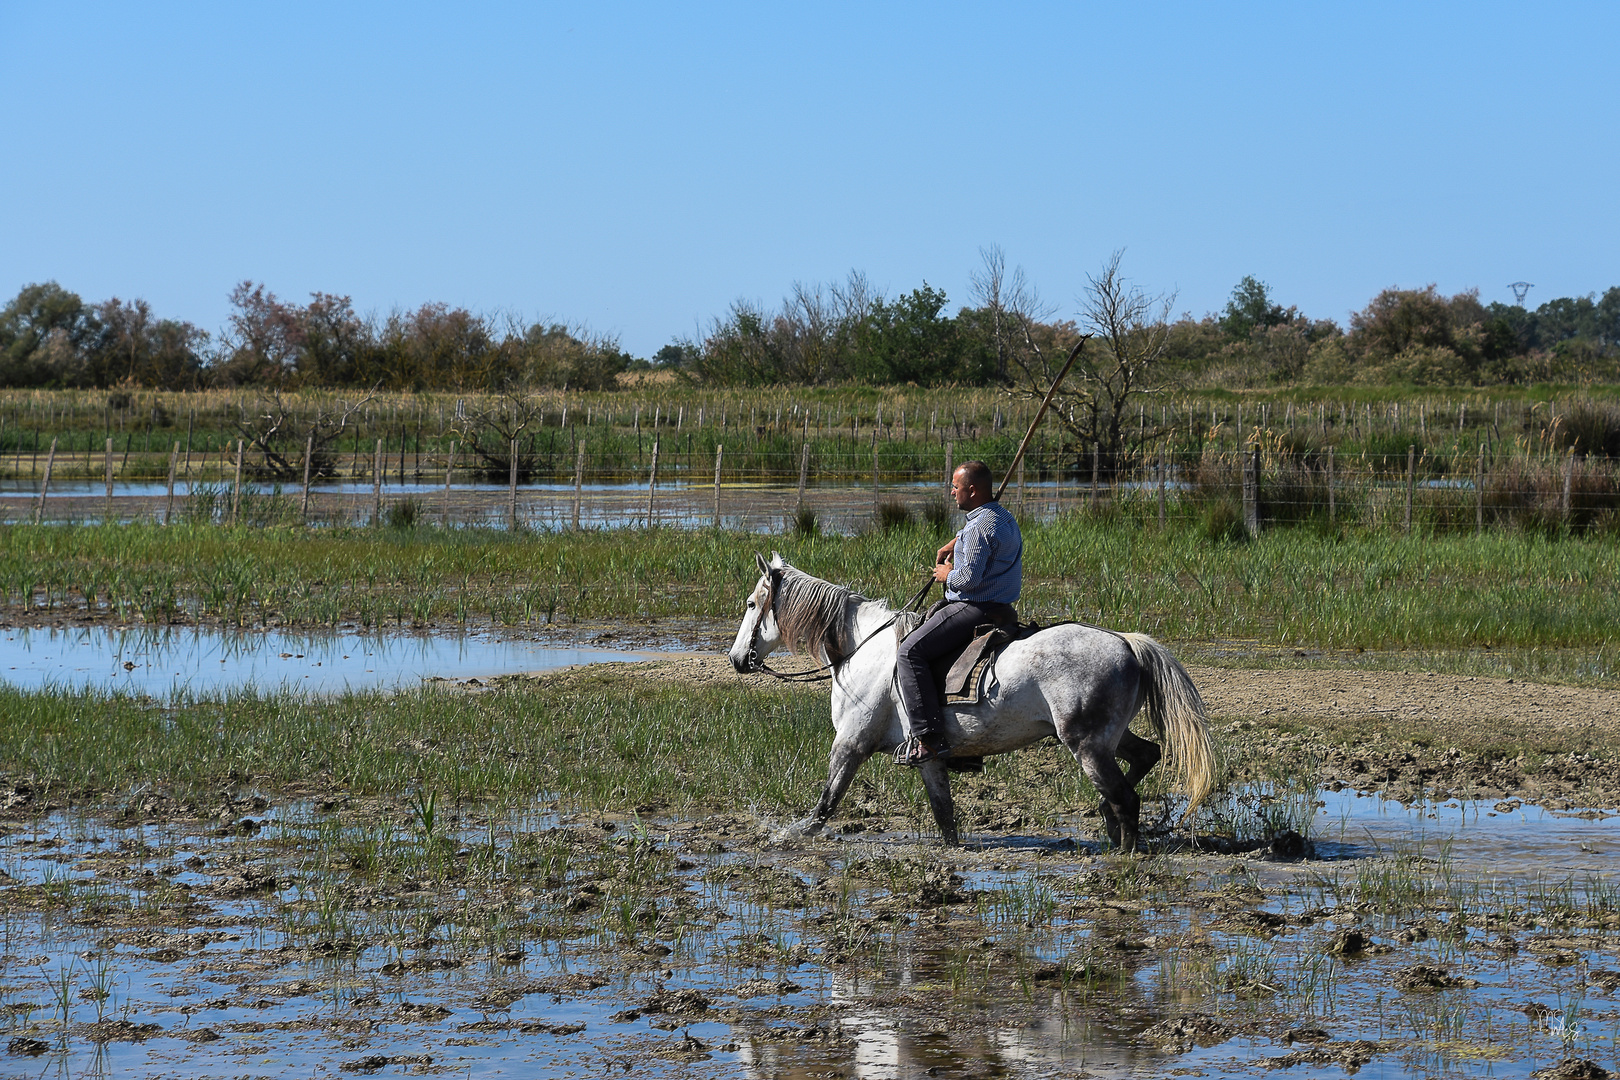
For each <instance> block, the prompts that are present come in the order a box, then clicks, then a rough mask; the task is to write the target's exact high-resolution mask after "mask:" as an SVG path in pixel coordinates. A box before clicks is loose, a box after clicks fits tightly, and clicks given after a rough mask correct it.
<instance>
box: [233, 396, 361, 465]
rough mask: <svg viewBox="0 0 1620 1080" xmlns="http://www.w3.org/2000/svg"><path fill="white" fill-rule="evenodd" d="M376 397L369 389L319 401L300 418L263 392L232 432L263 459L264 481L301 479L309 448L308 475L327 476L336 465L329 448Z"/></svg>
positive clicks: (289, 408) (282, 402)
mask: <svg viewBox="0 0 1620 1080" xmlns="http://www.w3.org/2000/svg"><path fill="white" fill-rule="evenodd" d="M376 396H377V395H376V393H375V391H367V392H366V393H364V394H362V395H360V396H359V397H354V398H343V397H340V398H337V399H335V400H333V401H323V402H318V403H317V404H316V406H315V413H314V415H313V416H310V415H309V414H307V413H306V414H305V416H304V418H303V419H302V420H300V419H299V416H298V414H297V413H296V412H295V411H294V410H293V408H292V406H290V405H289V404H288V403H287V402H286V401H285V400H284V399H283V398H282V396H281V391H279V390H272V391H269V392H261V393H260V394H259V396H258V400H257V401H256V402H255V405H254V409H253V412H252V413H249V412H248V411H247V409H246V408H245V407H244V408H243V409H242V411H241V413H240V415H239V416H238V418H237V421H236V430H237V432H238V434H240V435H241V436H242V440H243V441H244V442H246V443H247V444H248V445H249V446H251V447H252V448H253V449H255V450H257V451H258V452H259V453H260V454H261V455H263V458H264V461H263V464H262V465H261V466H260V469H259V471H260V473H261V474H262V475H263V476H264V477H265V478H266V479H271V480H296V479H300V478H302V476H303V475H304V451H305V449H306V448H309V449H310V450H311V453H310V475H311V476H331V475H333V474H334V473H335V472H336V464H337V462H336V455H335V454H334V453H333V452H332V449H331V448H332V446H333V445H334V444H335V443H336V442H337V441H338V440H339V438H341V437H342V435H343V433H344V432H345V431H347V430H348V428H349V424H350V423H351V422H353V421H355V419H356V417H357V415H358V414H359V412H360V410H362V409H364V408H365V407H366V404H367V403H368V402H369V401H371V399H372V398H374V397H376ZM311 440H313V446H311Z"/></svg>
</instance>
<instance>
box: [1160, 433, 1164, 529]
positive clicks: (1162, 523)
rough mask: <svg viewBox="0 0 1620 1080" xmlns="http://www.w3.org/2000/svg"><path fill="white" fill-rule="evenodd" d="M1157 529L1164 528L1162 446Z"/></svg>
mask: <svg viewBox="0 0 1620 1080" xmlns="http://www.w3.org/2000/svg"><path fill="white" fill-rule="evenodd" d="M1159 528H1161V529H1162V528H1164V445H1163V444H1162V443H1161V444H1160V445H1159Z"/></svg>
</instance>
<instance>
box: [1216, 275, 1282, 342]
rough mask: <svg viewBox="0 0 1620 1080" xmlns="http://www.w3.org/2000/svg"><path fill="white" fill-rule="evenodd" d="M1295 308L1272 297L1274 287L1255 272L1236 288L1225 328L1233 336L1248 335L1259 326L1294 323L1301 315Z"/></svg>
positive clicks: (1225, 315) (1224, 317)
mask: <svg viewBox="0 0 1620 1080" xmlns="http://www.w3.org/2000/svg"><path fill="white" fill-rule="evenodd" d="M1298 314H1299V313H1298V311H1297V310H1296V309H1294V308H1291V307H1289V308H1285V307H1283V306H1282V305H1281V304H1278V303H1276V302H1274V301H1273V300H1272V299H1271V287H1270V286H1269V285H1267V284H1266V283H1265V282H1263V281H1259V280H1257V279H1256V278H1254V277H1253V276H1252V275H1244V278H1243V280H1242V281H1240V282H1238V283H1237V285H1236V286H1235V287H1234V288H1233V289H1232V296H1231V298H1230V299H1228V300H1227V301H1226V309H1225V311H1224V312H1223V313H1222V315H1221V318H1220V325H1221V329H1222V330H1224V331H1225V332H1226V336H1227V337H1230V338H1242V339H1245V340H1246V339H1248V337H1249V336H1250V335H1251V334H1253V333H1254V332H1255V331H1256V330H1264V329H1266V328H1268V327H1272V326H1281V325H1283V324H1285V323H1291V322H1293V321H1294V320H1295V318H1296V317H1297V316H1298Z"/></svg>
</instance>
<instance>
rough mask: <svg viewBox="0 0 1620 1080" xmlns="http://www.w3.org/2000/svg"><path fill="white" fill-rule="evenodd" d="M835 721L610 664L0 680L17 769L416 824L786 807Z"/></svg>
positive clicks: (892, 798) (819, 772)
mask: <svg viewBox="0 0 1620 1080" xmlns="http://www.w3.org/2000/svg"><path fill="white" fill-rule="evenodd" d="M830 737H831V730H830V728H829V726H828V722H827V702H826V698H825V696H824V695H821V694H818V693H815V692H814V691H809V690H782V691H764V692H762V691H758V690H753V689H748V688H743V687H725V686H722V687H695V688H694V687H676V686H668V685H664V686H652V687H647V688H637V687H635V686H634V685H632V684H627V683H626V682H624V681H622V680H621V681H617V682H612V683H607V682H604V683H600V684H587V685H582V686H577V687H575V688H573V689H563V690H555V689H553V690H549V691H548V692H547V693H545V694H536V693H532V692H521V691H500V692H490V693H484V694H479V695H469V694H465V693H459V692H455V691H437V690H431V689H426V690H422V691H418V692H411V693H403V694H397V695H390V694H384V693H380V692H379V693H367V694H351V695H347V696H344V697H341V698H336V699H310V700H304V699H300V698H294V697H287V696H279V695H277V696H262V695H259V694H255V693H249V692H243V693H233V694H229V695H220V696H214V697H206V698H196V699H192V700H188V701H181V702H175V703H172V704H171V705H169V706H167V707H164V708H161V709H160V708H155V707H153V706H152V704H151V703H150V702H148V701H143V700H140V699H137V698H134V697H127V696H121V695H109V694H104V693H100V692H95V691H85V692H73V691H65V690H57V691H46V692H42V693H22V692H20V691H17V690H14V689H11V688H7V687H0V768H3V769H4V771H5V773H6V774H7V775H9V777H10V778H12V779H13V780H21V779H23V778H27V779H28V780H29V781H30V782H31V783H33V784H37V785H43V786H45V787H48V788H50V789H51V790H53V791H73V792H78V793H80V794H88V795H91V796H92V797H93V796H94V795H96V794H99V793H106V792H119V791H126V790H130V789H132V788H136V787H141V786H143V785H152V786H153V787H152V790H155V791H161V792H162V793H163V794H166V795H169V796H171V797H174V798H176V799H178V800H181V801H182V802H185V801H188V800H189V801H193V802H196V803H197V805H199V806H202V804H203V803H205V802H207V801H208V800H209V799H210V798H213V799H215V801H216V802H217V791H218V787H219V785H220V784H222V783H233V782H234V783H248V784H251V785H258V786H263V787H265V788H267V789H274V788H282V787H285V786H287V785H301V786H305V787H306V788H307V787H308V786H310V785H314V786H316V787H323V786H324V787H328V788H331V789H334V790H343V791H347V792H352V793H355V794H360V795H379V796H385V797H389V798H393V799H397V800H398V802H399V804H400V806H399V809H400V811H401V813H402V814H403V815H405V816H407V817H408V818H409V819H410V820H412V821H413V822H415V823H416V826H417V828H418V831H419V832H421V833H422V834H423V835H424V836H426V835H429V834H431V833H432V831H433V823H432V820H431V819H426V820H425V819H424V816H423V808H424V807H429V806H431V807H433V809H432V814H433V815H434V817H438V816H442V815H447V814H449V813H450V812H451V810H452V809H453V808H454V807H455V806H457V805H459V804H462V803H464V802H466V801H468V800H478V801H489V802H492V803H494V804H497V805H499V806H507V807H513V806H532V805H533V804H534V803H535V801H536V800H537V799H540V800H542V801H546V802H556V803H558V804H559V805H560V806H561V807H562V808H565V809H566V808H570V807H573V808H595V809H605V808H613V809H621V810H626V809H634V808H640V809H641V810H642V811H643V812H650V811H653V810H657V811H660V812H667V813H673V814H680V813H683V812H686V811H694V810H697V809H701V808H708V807H711V806H714V805H720V804H724V805H728V806H737V805H739V803H741V804H743V805H751V806H754V807H755V808H756V809H758V810H759V811H760V812H761V813H763V814H766V815H775V814H783V813H789V812H792V813H798V812H802V811H803V810H804V809H805V808H806V807H807V806H808V805H809V804H810V803H811V802H813V801H814V795H815V792H816V789H817V787H818V785H819V784H820V783H821V782H822V781H823V780H824V779H825V777H826V765H827V761H826V753H827V751H826V746H827V742H828V740H829V739H830ZM863 776H864V779H863V781H862V790H861V797H862V799H863V800H865V801H870V802H872V803H873V804H874V806H876V807H878V808H880V809H883V810H887V811H890V812H900V813H904V814H908V815H911V816H914V817H917V819H918V820H919V821H920V820H922V818H924V817H926V810H925V809H924V805H923V803H922V801H921V800H922V796H921V794H920V793H919V791H918V790H917V785H916V784H915V783H914V782H912V780H913V778H911V777H910V775H909V774H903V773H901V772H900V771H899V770H893V769H873V770H867V771H866V772H865V773H864V774H863ZM429 793H431V794H429ZM413 796H414V798H415V801H414V802H413V801H412V798H413ZM430 800H431V801H430ZM204 808H205V809H207V807H204Z"/></svg>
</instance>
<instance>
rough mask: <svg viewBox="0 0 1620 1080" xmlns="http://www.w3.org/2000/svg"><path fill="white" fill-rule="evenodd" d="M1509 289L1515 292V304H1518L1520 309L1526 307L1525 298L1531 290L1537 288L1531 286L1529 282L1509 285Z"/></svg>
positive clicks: (1516, 282) (1517, 282)
mask: <svg viewBox="0 0 1620 1080" xmlns="http://www.w3.org/2000/svg"><path fill="white" fill-rule="evenodd" d="M1508 288H1510V289H1512V290H1513V302H1514V303H1515V304H1518V305H1519V306H1520V307H1524V298H1525V296H1526V295H1527V294H1528V293H1529V292H1530V290H1531V289H1533V288H1535V286H1534V285H1532V284H1530V282H1528V281H1515V282H1514V283H1513V284H1511V285H1509V286H1508Z"/></svg>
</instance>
